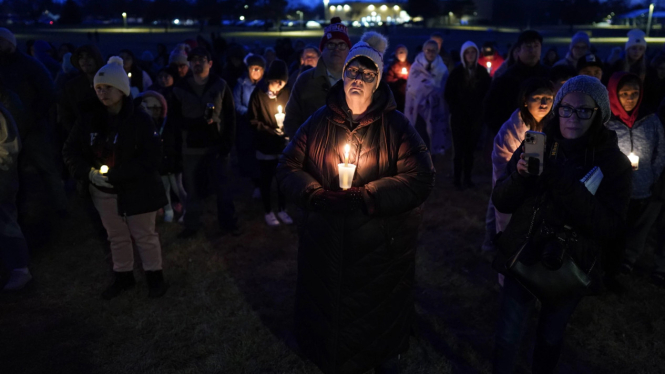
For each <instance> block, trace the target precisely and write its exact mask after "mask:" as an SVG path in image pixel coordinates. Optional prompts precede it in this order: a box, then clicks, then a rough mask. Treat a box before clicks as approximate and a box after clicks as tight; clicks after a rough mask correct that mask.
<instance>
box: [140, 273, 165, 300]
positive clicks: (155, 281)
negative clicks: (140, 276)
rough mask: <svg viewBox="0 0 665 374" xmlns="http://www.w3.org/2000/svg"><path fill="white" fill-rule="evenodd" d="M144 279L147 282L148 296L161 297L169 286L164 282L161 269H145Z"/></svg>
mask: <svg viewBox="0 0 665 374" xmlns="http://www.w3.org/2000/svg"><path fill="white" fill-rule="evenodd" d="M145 280H146V282H148V297H151V298H156V297H162V296H164V294H165V293H166V289H167V288H169V286H168V285H167V284H166V283H164V274H163V273H162V271H161V270H155V271H146V272H145Z"/></svg>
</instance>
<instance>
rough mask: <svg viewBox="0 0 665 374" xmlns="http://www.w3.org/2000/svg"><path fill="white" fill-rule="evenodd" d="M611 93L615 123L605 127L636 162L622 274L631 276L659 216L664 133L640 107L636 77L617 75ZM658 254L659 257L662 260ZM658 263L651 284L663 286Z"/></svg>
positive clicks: (654, 118)
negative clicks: (656, 189) (654, 190)
mask: <svg viewBox="0 0 665 374" xmlns="http://www.w3.org/2000/svg"><path fill="white" fill-rule="evenodd" d="M608 91H609V95H610V104H611V107H612V119H611V120H610V121H609V122H608V123H607V124H606V126H607V128H608V129H610V130H612V131H614V132H615V133H616V134H617V137H618V138H619V148H620V149H621V152H623V153H624V154H625V155H627V156H628V157H629V158H634V161H635V162H634V167H633V193H632V195H631V197H630V205H629V207H628V218H627V222H626V224H627V230H626V254H625V257H624V262H623V264H622V265H621V271H622V272H623V273H626V274H629V273H631V272H632V271H633V266H634V265H635V262H636V261H637V260H638V258H639V257H640V255H641V254H642V250H643V249H644V246H645V244H646V240H647V237H648V234H649V231H650V230H651V227H652V226H653V224H654V222H655V221H656V219H657V218H658V214H659V212H660V206H661V204H662V202H661V201H659V200H658V199H655V198H652V196H651V194H652V187H653V186H654V184H655V183H656V181H657V180H658V178H659V177H660V174H661V173H662V172H663V167H664V166H665V132H664V131H663V125H662V124H661V123H660V119H659V118H658V116H657V115H656V114H655V113H653V112H651V111H649V110H648V108H643V107H642V105H641V104H642V97H643V92H644V90H643V84H642V81H641V80H640V78H639V77H638V76H637V75H635V74H631V73H625V72H617V73H614V74H613V75H612V76H611V77H610V82H609V85H608ZM631 154H632V155H631ZM635 157H637V158H635ZM658 252H659V251H656V255H657V257H660V256H658ZM657 262H658V263H659V264H660V266H658V267H657V268H656V271H655V272H654V273H653V275H652V277H653V278H654V279H652V280H654V281H656V282H658V281H660V283H661V284H662V283H663V280H665V278H664V276H665V267H663V266H665V264H664V263H663V262H664V261H663V259H659V260H658V261H657ZM656 278H657V279H656Z"/></svg>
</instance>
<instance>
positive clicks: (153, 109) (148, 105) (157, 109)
mask: <svg viewBox="0 0 665 374" xmlns="http://www.w3.org/2000/svg"><path fill="white" fill-rule="evenodd" d="M141 106H142V107H143V109H145V111H146V112H148V114H150V117H152V118H153V119H160V118H161V117H162V111H163V108H164V107H163V106H162V103H161V102H159V100H157V99H156V98H154V97H152V96H147V97H144V98H143V101H141Z"/></svg>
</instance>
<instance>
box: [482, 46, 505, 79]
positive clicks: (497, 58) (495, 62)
mask: <svg viewBox="0 0 665 374" xmlns="http://www.w3.org/2000/svg"><path fill="white" fill-rule="evenodd" d="M488 62H491V63H492V67H491V70H490V72H489V73H490V77H494V72H495V71H496V70H497V69H498V68H499V66H501V64H503V57H501V55H500V54H499V52H496V51H495V52H494V56H491V58H490V57H487V56H482V55H481V56H480V58H479V59H478V64H480V65H482V66H484V67H485V68H487V63H488Z"/></svg>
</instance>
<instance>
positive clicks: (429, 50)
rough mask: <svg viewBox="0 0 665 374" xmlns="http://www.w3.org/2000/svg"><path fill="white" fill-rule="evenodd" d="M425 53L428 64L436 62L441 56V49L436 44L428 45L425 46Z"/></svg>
mask: <svg viewBox="0 0 665 374" xmlns="http://www.w3.org/2000/svg"><path fill="white" fill-rule="evenodd" d="M423 53H424V54H425V59H426V60H427V62H434V60H436V56H438V55H439V47H438V46H437V44H434V43H426V44H425V45H424V46H423Z"/></svg>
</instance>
